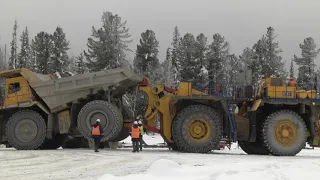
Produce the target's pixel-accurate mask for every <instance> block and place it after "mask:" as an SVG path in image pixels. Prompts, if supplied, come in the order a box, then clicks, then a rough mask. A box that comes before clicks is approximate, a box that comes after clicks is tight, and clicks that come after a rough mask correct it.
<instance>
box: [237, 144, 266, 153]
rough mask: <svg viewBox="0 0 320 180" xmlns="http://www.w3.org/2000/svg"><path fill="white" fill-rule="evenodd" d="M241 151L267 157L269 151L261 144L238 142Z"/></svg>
mask: <svg viewBox="0 0 320 180" xmlns="http://www.w3.org/2000/svg"><path fill="white" fill-rule="evenodd" d="M238 143H239V146H240V147H241V149H242V150H243V151H244V152H246V153H247V154H254V155H268V154H269V151H268V149H267V148H266V147H265V146H264V144H263V143H262V142H259V141H256V142H248V141H238Z"/></svg>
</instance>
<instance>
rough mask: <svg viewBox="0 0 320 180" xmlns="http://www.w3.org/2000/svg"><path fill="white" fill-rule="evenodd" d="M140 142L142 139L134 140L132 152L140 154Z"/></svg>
mask: <svg viewBox="0 0 320 180" xmlns="http://www.w3.org/2000/svg"><path fill="white" fill-rule="evenodd" d="M139 141H140V138H132V148H133V151H132V152H139Z"/></svg>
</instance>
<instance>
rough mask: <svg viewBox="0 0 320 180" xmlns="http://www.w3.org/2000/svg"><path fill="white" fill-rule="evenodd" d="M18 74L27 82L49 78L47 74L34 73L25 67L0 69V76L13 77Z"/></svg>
mask: <svg viewBox="0 0 320 180" xmlns="http://www.w3.org/2000/svg"><path fill="white" fill-rule="evenodd" d="M19 76H23V77H25V78H26V79H27V81H28V82H29V83H36V82H40V81H47V80H50V79H51V78H50V77H49V76H47V75H43V74H38V73H35V72H33V71H31V70H30V69H27V68H19V69H12V70H4V71H0V77H4V78H13V77H19Z"/></svg>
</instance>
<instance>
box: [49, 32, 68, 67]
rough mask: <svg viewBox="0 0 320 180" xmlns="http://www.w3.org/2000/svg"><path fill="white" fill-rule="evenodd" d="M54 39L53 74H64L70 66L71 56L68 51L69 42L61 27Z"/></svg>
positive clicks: (53, 36) (55, 33)
mask: <svg viewBox="0 0 320 180" xmlns="http://www.w3.org/2000/svg"><path fill="white" fill-rule="evenodd" d="M51 37H52V45H53V46H52V57H51V59H50V60H51V65H52V66H51V72H52V73H55V72H59V73H63V72H64V71H66V70H67V67H68V66H69V63H70V62H69V61H70V60H69V56H68V54H67V51H68V50H69V49H70V48H69V41H68V40H67V38H66V34H65V33H64V32H63V29H62V28H61V27H59V26H58V27H57V28H56V30H55V32H54V33H53V35H52V36H51Z"/></svg>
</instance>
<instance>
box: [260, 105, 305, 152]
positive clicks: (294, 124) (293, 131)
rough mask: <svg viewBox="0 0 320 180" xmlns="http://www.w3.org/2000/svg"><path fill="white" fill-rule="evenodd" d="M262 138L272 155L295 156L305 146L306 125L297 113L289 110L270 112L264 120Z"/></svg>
mask: <svg viewBox="0 0 320 180" xmlns="http://www.w3.org/2000/svg"><path fill="white" fill-rule="evenodd" d="M280 130H281V132H280ZM262 138H263V142H264V145H265V146H266V147H267V148H268V150H269V151H270V153H271V154H272V155H276V156H295V155H296V154H298V153H299V152H300V151H301V150H302V149H303V147H304V146H305V143H306V141H307V127H306V124H305V122H304V121H303V119H302V118H301V116H299V115H298V114H297V113H295V112H293V111H291V110H279V111H276V112H274V113H272V114H271V115H270V116H269V117H268V118H267V120H266V121H265V122H264V124H263V129H262Z"/></svg>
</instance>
